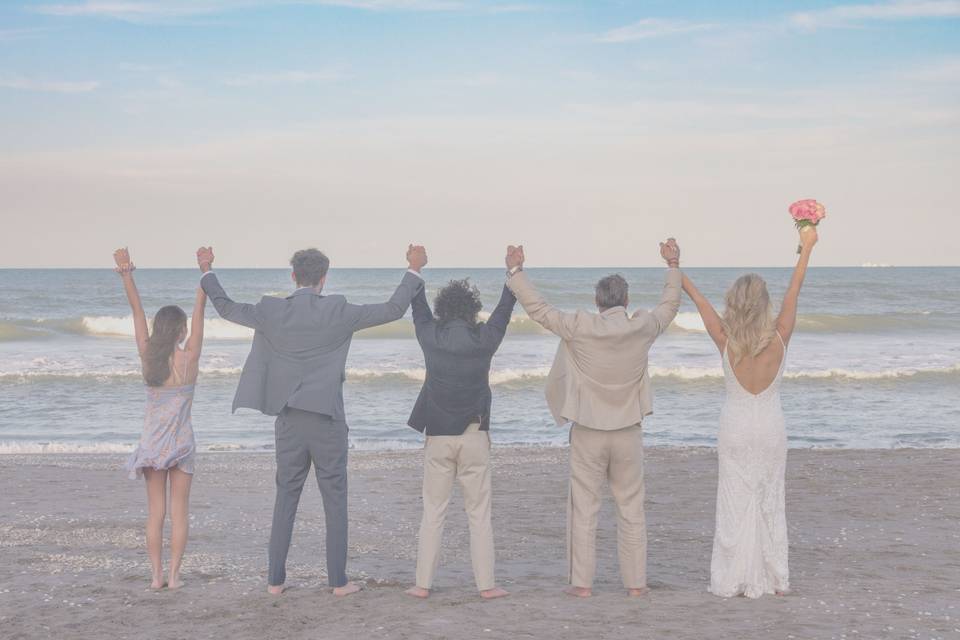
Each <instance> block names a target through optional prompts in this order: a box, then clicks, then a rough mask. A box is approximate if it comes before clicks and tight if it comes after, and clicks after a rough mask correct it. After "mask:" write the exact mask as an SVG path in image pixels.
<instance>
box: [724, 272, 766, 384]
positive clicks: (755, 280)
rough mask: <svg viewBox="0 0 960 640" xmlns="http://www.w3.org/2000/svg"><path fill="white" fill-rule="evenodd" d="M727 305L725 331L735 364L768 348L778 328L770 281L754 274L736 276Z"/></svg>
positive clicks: (729, 291)
mask: <svg viewBox="0 0 960 640" xmlns="http://www.w3.org/2000/svg"><path fill="white" fill-rule="evenodd" d="M726 305H727V306H726V309H724V311H723V318H722V320H723V330H724V331H725V332H726V334H727V353H728V355H729V357H730V363H731V364H733V365H735V364H737V363H738V362H740V360H742V359H743V358H745V357H746V356H751V357H752V356H756V355H758V354H760V352H762V351H763V350H764V349H766V348H767V345H769V344H770V341H771V340H773V334H774V332H775V331H776V320H775V319H774V317H773V306H772V305H771V304H770V294H769V293H768V292H767V283H766V282H765V281H764V279H763V278H761V277H760V276H758V275H757V274H755V273H748V274H746V275H744V276H740V277H739V278H737V281H736V282H734V283H733V286H731V287H730V289H729V290H727V296H726Z"/></svg>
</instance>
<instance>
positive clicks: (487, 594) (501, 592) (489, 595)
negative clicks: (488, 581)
mask: <svg viewBox="0 0 960 640" xmlns="http://www.w3.org/2000/svg"><path fill="white" fill-rule="evenodd" d="M508 595H510V592H509V591H507V590H506V589H501V588H500V587H494V588H493V589H487V590H486V591H481V592H480V597H481V598H483V599H484V600H494V599H495V598H503V597H504V596H508Z"/></svg>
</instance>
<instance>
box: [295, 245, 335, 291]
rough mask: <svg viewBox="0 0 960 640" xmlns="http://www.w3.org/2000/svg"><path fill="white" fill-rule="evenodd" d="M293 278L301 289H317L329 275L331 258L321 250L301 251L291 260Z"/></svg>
mask: <svg viewBox="0 0 960 640" xmlns="http://www.w3.org/2000/svg"><path fill="white" fill-rule="evenodd" d="M290 266H291V267H293V277H294V278H295V279H296V280H297V284H298V285H300V286H301V287H315V286H317V285H318V284H320V281H321V280H322V279H323V277H324V276H326V275H327V269H329V268H330V258H328V257H327V256H325V255H324V254H323V252H322V251H320V250H319V249H312V248H311V249H301V250H300V251H297V252H296V253H295V254H293V257H292V258H290Z"/></svg>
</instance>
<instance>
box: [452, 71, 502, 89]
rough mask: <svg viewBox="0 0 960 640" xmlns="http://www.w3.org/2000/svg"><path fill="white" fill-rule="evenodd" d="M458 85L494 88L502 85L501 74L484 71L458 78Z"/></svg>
mask: <svg viewBox="0 0 960 640" xmlns="http://www.w3.org/2000/svg"><path fill="white" fill-rule="evenodd" d="M456 83H457V84H460V85H463V86H465V87H492V86H494V85H496V84H499V83H500V74H498V73H494V72H492V71H484V72H481V73H474V74H469V75H464V76H461V77H459V78H457V80H456Z"/></svg>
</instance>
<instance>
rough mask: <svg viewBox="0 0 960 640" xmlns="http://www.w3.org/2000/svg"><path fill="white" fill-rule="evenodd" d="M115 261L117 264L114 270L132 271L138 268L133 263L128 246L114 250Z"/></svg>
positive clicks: (121, 271) (119, 271)
mask: <svg viewBox="0 0 960 640" xmlns="http://www.w3.org/2000/svg"><path fill="white" fill-rule="evenodd" d="M113 261H114V262H115V263H116V264H117V266H116V267H115V268H114V271H116V272H117V273H130V272H131V271H133V270H134V269H136V267H135V266H133V263H132V262H130V250H129V249H127V248H126V247H123V248H122V249H117V250H116V251H114V252H113Z"/></svg>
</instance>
